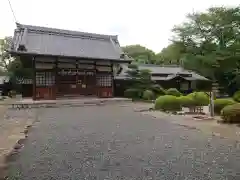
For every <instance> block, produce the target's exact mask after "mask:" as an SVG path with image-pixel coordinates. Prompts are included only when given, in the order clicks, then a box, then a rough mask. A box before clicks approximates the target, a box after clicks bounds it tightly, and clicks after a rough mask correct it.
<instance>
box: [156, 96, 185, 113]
mask: <svg viewBox="0 0 240 180" xmlns="http://www.w3.org/2000/svg"><path fill="white" fill-rule="evenodd" d="M155 109H157V110H163V111H180V110H181V109H182V108H181V104H180V101H179V99H178V98H177V97H176V96H171V95H165V96H159V97H158V98H157V99H156V101H155Z"/></svg>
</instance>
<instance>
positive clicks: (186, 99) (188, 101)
mask: <svg viewBox="0 0 240 180" xmlns="http://www.w3.org/2000/svg"><path fill="white" fill-rule="evenodd" d="M178 99H179V101H180V104H181V106H182V107H193V106H194V105H195V102H194V100H193V98H192V97H191V96H180V97H178Z"/></svg>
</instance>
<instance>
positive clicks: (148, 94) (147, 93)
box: [142, 90, 155, 100]
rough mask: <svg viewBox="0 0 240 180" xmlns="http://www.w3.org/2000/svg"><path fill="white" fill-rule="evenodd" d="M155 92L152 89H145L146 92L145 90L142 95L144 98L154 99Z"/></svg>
mask: <svg viewBox="0 0 240 180" xmlns="http://www.w3.org/2000/svg"><path fill="white" fill-rule="evenodd" d="M154 96H155V95H154V93H153V92H152V91H151V90H145V91H144V92H143V96H142V98H143V99H144V100H153V99H154Z"/></svg>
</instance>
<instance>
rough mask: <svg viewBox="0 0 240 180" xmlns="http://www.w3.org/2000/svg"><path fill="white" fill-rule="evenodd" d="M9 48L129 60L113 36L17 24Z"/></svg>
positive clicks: (57, 54)
mask: <svg viewBox="0 0 240 180" xmlns="http://www.w3.org/2000/svg"><path fill="white" fill-rule="evenodd" d="M11 51H12V52H13V51H14V52H19V53H29V54H36V55H52V56H66V57H81V58H91V59H107V60H130V59H129V58H128V57H127V56H126V55H124V53H123V51H122V49H121V47H120V45H119V42H118V37H117V36H112V35H102V34H93V33H86V32H78V31H70V30H63V29H54V28H48V27H40V26H31V25H23V24H17V28H16V30H15V33H14V38H13V46H12V49H11Z"/></svg>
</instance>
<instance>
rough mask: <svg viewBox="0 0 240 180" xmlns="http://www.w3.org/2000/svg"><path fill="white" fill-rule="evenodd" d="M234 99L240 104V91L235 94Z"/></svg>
mask: <svg viewBox="0 0 240 180" xmlns="http://www.w3.org/2000/svg"><path fill="white" fill-rule="evenodd" d="M233 99H234V101H236V102H240V91H237V92H235V93H234V95H233Z"/></svg>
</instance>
